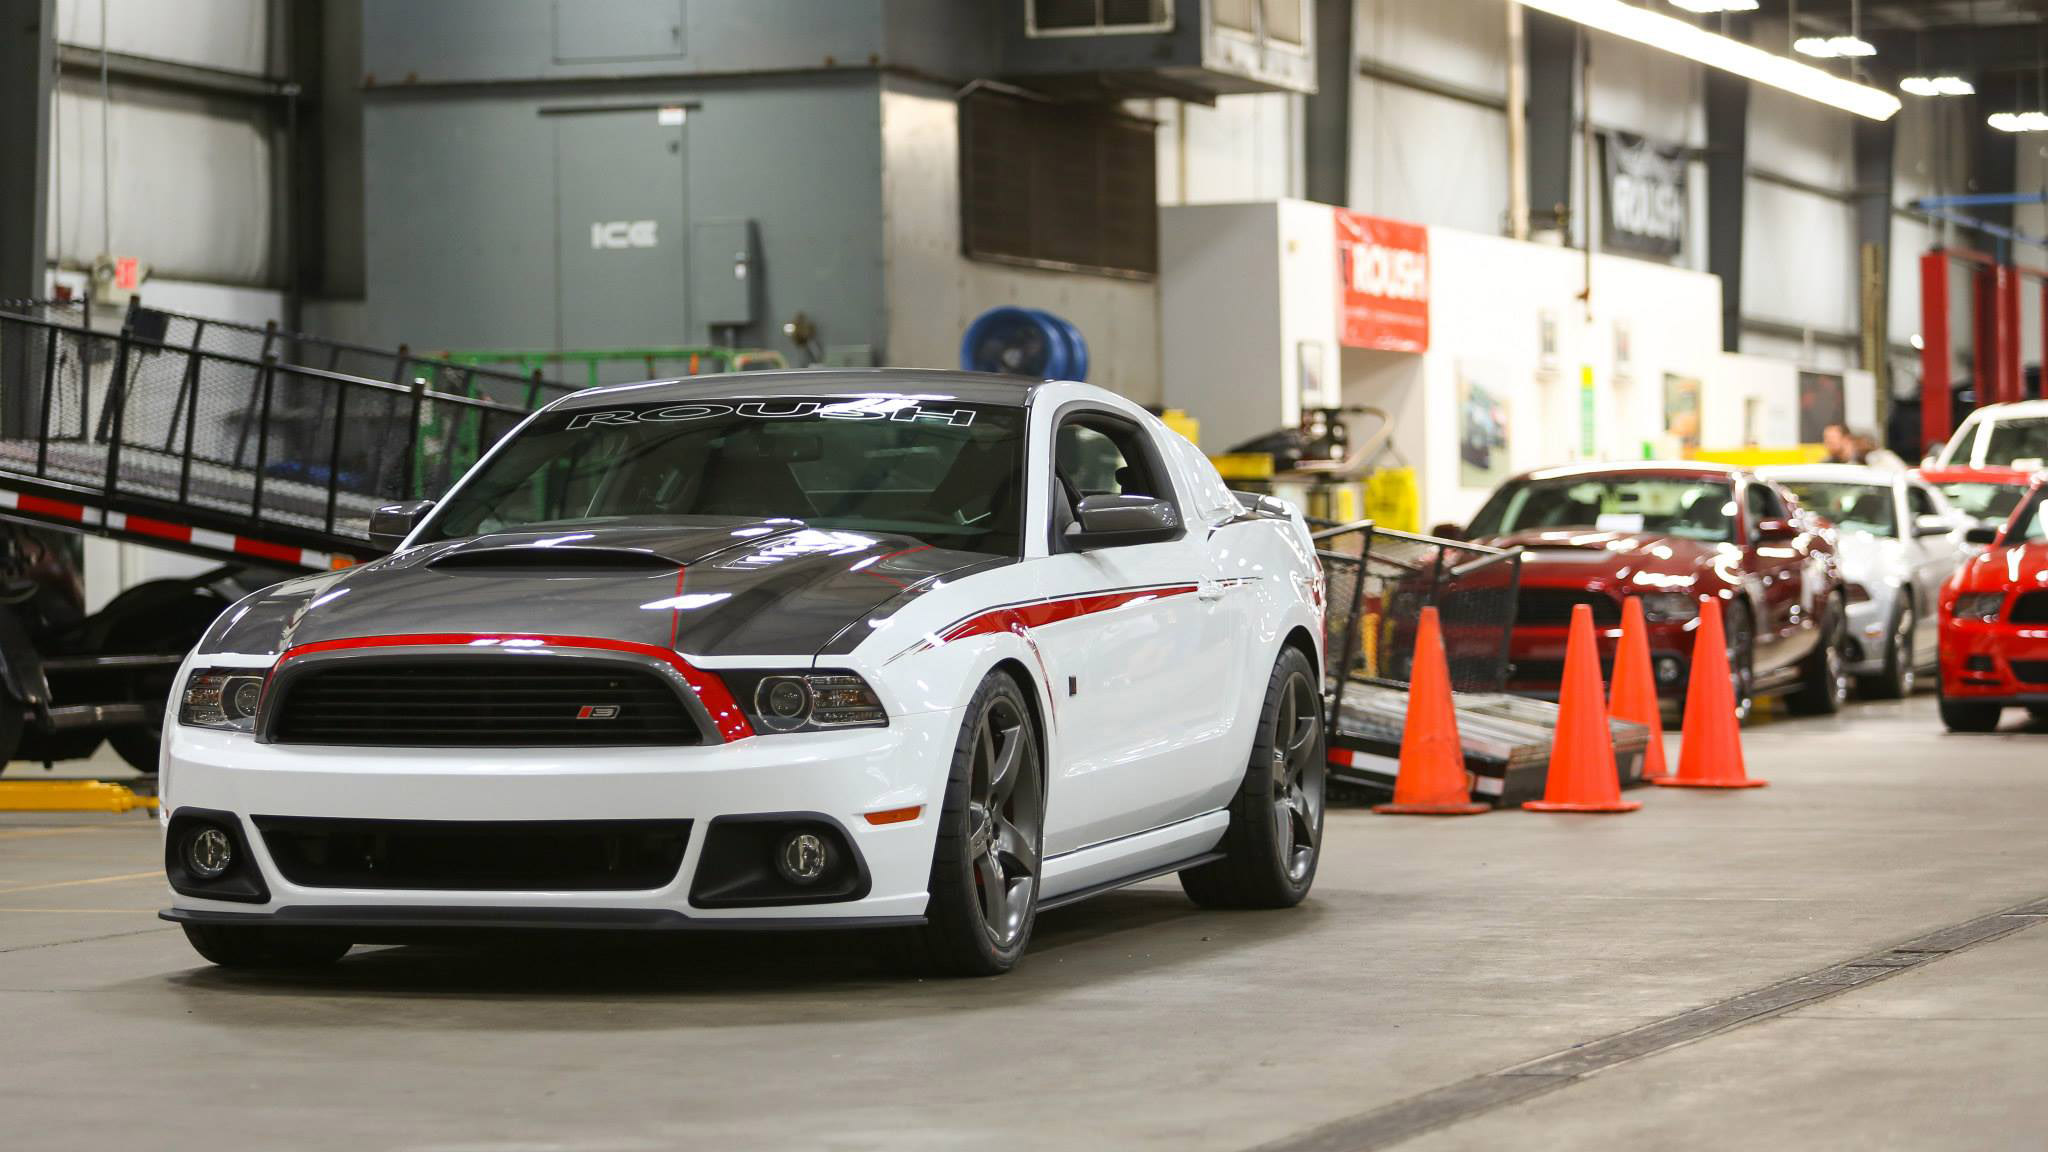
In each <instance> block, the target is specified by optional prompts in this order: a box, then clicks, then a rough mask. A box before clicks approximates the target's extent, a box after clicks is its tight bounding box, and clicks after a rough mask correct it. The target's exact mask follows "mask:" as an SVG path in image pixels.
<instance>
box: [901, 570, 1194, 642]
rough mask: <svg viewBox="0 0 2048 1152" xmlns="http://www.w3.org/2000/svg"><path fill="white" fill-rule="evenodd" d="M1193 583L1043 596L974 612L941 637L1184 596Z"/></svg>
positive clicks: (1044, 622) (1001, 629)
mask: <svg viewBox="0 0 2048 1152" xmlns="http://www.w3.org/2000/svg"><path fill="white" fill-rule="evenodd" d="M1194 590H1195V586H1194V585H1193V584H1175V585H1172V586H1170V587H1165V588H1138V589H1133V590H1130V591H1124V592H1098V593H1091V594H1089V595H1086V596H1067V597H1064V598H1062V599H1058V600H1041V601H1039V602H1038V603H1036V604H1019V605H1017V606H1015V607H1012V608H997V609H995V610H994V611H991V612H983V613H982V614H981V615H979V616H971V617H969V618H968V619H966V620H963V621H961V622H960V623H958V624H955V625H953V627H951V628H949V629H947V630H946V631H945V633H944V634H942V635H941V636H940V637H939V639H940V640H941V641H951V640H963V639H966V638H967V637H969V636H987V635H990V634H991V633H995V632H1008V631H1010V630H1011V629H1013V628H1017V627H1023V628H1043V627H1045V626H1046V625H1048V624H1058V623H1060V622H1061V621H1064V620H1072V619H1074V618H1075V617H1078V616H1090V615H1093V614H1095V613H1097V612H1107V611H1109V610H1110V609H1112V608H1121V607H1123V606H1124V605H1126V604H1132V603H1136V602H1137V601H1140V600H1161V599H1164V598H1166V597H1168V596H1184V595H1186V594H1187V593H1189V592H1193V591H1194Z"/></svg>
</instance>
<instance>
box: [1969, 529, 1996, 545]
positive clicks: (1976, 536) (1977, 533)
mask: <svg viewBox="0 0 2048 1152" xmlns="http://www.w3.org/2000/svg"><path fill="white" fill-rule="evenodd" d="M1963 543H1965V544H1987V545H1988V544H1996V543H1998V526H1997V525H1995V524H1977V525H1973V526H1971V527H1970V528H1967V529H1965V530H1964V531H1963Z"/></svg>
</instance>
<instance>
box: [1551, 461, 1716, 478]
mask: <svg viewBox="0 0 2048 1152" xmlns="http://www.w3.org/2000/svg"><path fill="white" fill-rule="evenodd" d="M1741 474H1742V469H1740V468H1734V467H1731V466H1729V465H1727V464H1713V463H1709V462H1707V461H1704V460H1643V461H1621V462H1618V463H1617V462H1609V463H1606V464H1567V465H1565V466H1563V467H1560V468H1539V469H1537V470H1535V471H1534V472H1524V473H1522V474H1521V475H1520V476H1517V477H1515V479H1516V480H1559V479H1567V478H1570V477H1573V476H1719V477H1722V478H1725V479H1731V480H1732V479H1734V478H1735V477H1737V476H1740V475H1741Z"/></svg>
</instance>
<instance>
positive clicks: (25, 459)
mask: <svg viewBox="0 0 2048 1152" xmlns="http://www.w3.org/2000/svg"><path fill="white" fill-rule="evenodd" d="M89 321H90V317H89V315H88V314H87V313H86V311H85V310H84V309H83V307H82V306H81V305H77V304H60V303H44V302H33V301H18V302H13V303H9V304H0V514H4V515H8V516H12V517H14V518H17V519H26V520H32V521H37V522H41V523H47V524H51V525H53V526H55V527H59V528H65V529H69V530H73V531H84V532H92V533H96V534H101V535H106V536H112V537H117V538H125V539H132V540H135V541H137V542H140V543H146V544H150V545H152V546H155V547H162V548H171V549H174V550H178V551H185V552H191V553H195V554H198V555H202V556H208V557H215V558H220V559H224V560H231V561H232V560H244V561H246V560H251V559H256V560H262V561H266V562H269V563H273V564H287V565H294V566H300V567H308V568H327V567H335V566H343V565H346V564H350V563H354V562H356V561H357V560H359V559H362V558H366V557H369V556H373V555H375V554H376V553H377V552H378V551H379V549H377V548H376V547H374V546H373V545H372V544H371V543H370V540H369V518H370V513H371V511H372V510H374V509H375V508H376V507H377V506H378V505H380V504H385V503H389V502H391V501H394V500H405V499H415V498H419V497H423V496H426V495H430V494H435V493H439V492H441V491H444V490H445V489H446V488H447V486H448V485H449V484H450V483H452V482H453V481H454V480H455V479H456V478H457V477H459V476H460V475H461V474H462V473H463V471H464V470H466V469H467V468H468V467H469V466H470V465H471V464H473V463H475V461H476V459H477V457H478V456H479V455H480V454H481V453H482V452H483V451H484V450H485V449H486V448H488V447H489V446H490V445H491V444H493V443H495V442H496V441H497V439H498V438H499V437H501V436H503V435H504V434H505V433H506V432H507V431H509V430H510V429H511V428H512V427H513V426H514V425H515V424H517V423H518V422H519V420H520V419H522V418H523V417H524V416H525V415H526V414H527V413H528V412H530V411H532V410H533V409H534V408H536V407H538V406H540V405H541V404H543V403H545V402H547V401H549V400H552V399H554V398H555V397H557V396H560V395H563V394H564V393H566V392H568V391H570V389H569V388H568V386H566V385H563V384H559V383H555V382H552V381H548V380H544V379H541V378H540V377H539V376H537V375H535V376H529V377H521V376H516V375H513V374H511V373H503V372H495V371H492V370H490V369H488V368H482V367H478V366H474V365H461V364H455V363H451V362H448V361H445V360H439V359H434V358H431V357H419V356H413V355H410V354H409V353H408V352H407V351H406V350H405V349H403V348H401V349H399V350H398V351H396V352H389V351H383V350H379V349H374V348H368V347H365V346H361V345H353V344H347V343H342V342H338V341H331V340H322V339H318V338H315V337H309V336H303V335H299V334H295V333H288V332H284V331H282V330H280V329H278V328H276V327H274V326H272V327H267V328H255V327H252V326H248V325H240V324H232V323H226V322H222V321H217V320H209V319H206V318H204V317H195V316H186V315H182V314H179V313H173V312H165V311H161V310H156V309H148V308H143V307H140V306H131V307H130V308H129V310H128V312H127V314H126V315H125V316H124V318H123V321H122V324H121V326H120V327H119V329H118V330H106V329H103V328H101V329H96V328H94V327H92V326H91V324H90V322H89Z"/></svg>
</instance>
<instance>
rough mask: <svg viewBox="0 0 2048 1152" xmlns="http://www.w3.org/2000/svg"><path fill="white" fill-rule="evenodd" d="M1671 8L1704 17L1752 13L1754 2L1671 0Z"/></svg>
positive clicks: (1742, 0)
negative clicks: (1721, 13)
mask: <svg viewBox="0 0 2048 1152" xmlns="http://www.w3.org/2000/svg"><path fill="white" fill-rule="evenodd" d="M1671 6H1672V7H1674V8H1683V9H1685V10H1686V11H1687V12H1698V13H1700V14H1701V15H1703V16H1704V15H1710V14H1712V13H1715V12H1754V11H1756V0H1671Z"/></svg>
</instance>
